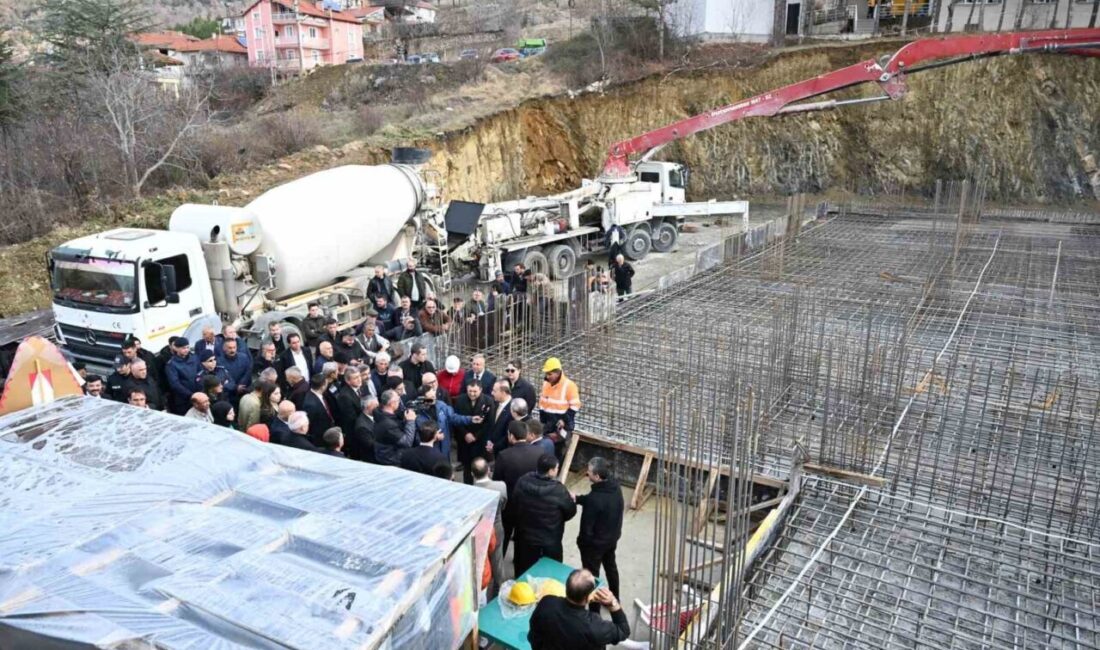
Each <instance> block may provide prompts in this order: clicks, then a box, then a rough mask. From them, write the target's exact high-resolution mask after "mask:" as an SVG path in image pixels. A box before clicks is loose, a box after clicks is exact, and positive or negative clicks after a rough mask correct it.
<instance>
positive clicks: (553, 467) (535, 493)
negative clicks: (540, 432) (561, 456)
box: [508, 454, 577, 576]
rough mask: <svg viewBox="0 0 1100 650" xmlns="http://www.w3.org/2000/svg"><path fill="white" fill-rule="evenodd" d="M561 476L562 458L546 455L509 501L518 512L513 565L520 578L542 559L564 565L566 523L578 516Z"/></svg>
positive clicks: (517, 484) (522, 481)
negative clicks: (559, 477) (559, 474)
mask: <svg viewBox="0 0 1100 650" xmlns="http://www.w3.org/2000/svg"><path fill="white" fill-rule="evenodd" d="M557 477H558V459H557V458H554V456H552V455H551V454H543V455H542V456H541V457H540V458H539V465H538V469H537V471H536V472H535V473H532V474H527V475H525V476H523V477H522V478H520V479H519V481H517V482H516V488H515V491H514V495H513V496H512V497H511V498H510V499H509V500H508V501H509V505H510V506H511V505H513V504H514V506H515V513H516V520H515V521H516V550H515V554H514V556H513V562H514V563H515V575H517V576H518V575H523V574H524V573H525V572H526V571H527V569H530V568H531V567H532V566H534V564H535V562H538V560H539V558H541V557H548V558H551V559H554V560H557V561H558V562H561V559H562V546H561V539H562V536H563V535H564V534H565V522H567V521H569V520H570V519H572V518H573V517H574V516H575V515H576V514H577V504H576V503H574V502H573V495H571V494H569V490H567V489H565V486H564V485H562V484H561V483H559V482H558V480H557Z"/></svg>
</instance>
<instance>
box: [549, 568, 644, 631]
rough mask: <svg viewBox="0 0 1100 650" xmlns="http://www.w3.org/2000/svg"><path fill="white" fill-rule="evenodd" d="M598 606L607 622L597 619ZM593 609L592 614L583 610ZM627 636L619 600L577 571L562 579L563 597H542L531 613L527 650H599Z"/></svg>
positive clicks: (583, 571) (585, 573)
mask: <svg viewBox="0 0 1100 650" xmlns="http://www.w3.org/2000/svg"><path fill="white" fill-rule="evenodd" d="M600 605H603V606H604V607H607V610H608V611H609V612H610V613H611V620H610V621H605V620H603V618H601V617H600V614H599V611H600ZM586 606H588V607H593V606H594V607H595V608H596V609H595V612H596V613H595V614H593V613H592V612H591V611H589V610H588V609H585V607H586ZM629 637H630V623H629V622H628V621H627V619H626V614H625V613H624V612H623V608H622V605H620V604H619V599H618V598H617V597H616V596H615V595H614V594H612V593H611V592H609V591H608V590H607V589H605V588H600V589H596V578H595V576H593V575H592V574H591V573H590V572H589V571H587V570H585V569H578V570H576V571H573V572H572V573H570V574H569V577H568V578H566V580H565V598H562V597H560V596H545V597H543V598H542V599H541V600H540V601H539V604H538V605H535V611H534V612H532V614H531V623H530V627H529V628H528V632H527V641H528V642H530V644H531V650H603V648H605V647H607V646H609V645H617V644H619V643H621V642H623V641H624V640H626V639H628V638H629Z"/></svg>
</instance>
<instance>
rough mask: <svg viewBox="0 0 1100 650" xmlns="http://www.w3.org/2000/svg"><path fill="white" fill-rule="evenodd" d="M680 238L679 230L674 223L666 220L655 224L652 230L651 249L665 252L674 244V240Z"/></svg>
mask: <svg viewBox="0 0 1100 650" xmlns="http://www.w3.org/2000/svg"><path fill="white" fill-rule="evenodd" d="M679 238H680V230H679V229H678V228H677V227H676V224H674V223H669V222H667V221H665V222H662V223H660V224H658V225H657V229H656V230H655V231H653V250H655V251H657V252H658V253H667V252H669V251H670V250H672V249H673V248H674V247H675V246H676V240H677V239H679Z"/></svg>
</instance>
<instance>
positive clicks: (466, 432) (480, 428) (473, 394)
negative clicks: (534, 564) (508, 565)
mask: <svg viewBox="0 0 1100 650" xmlns="http://www.w3.org/2000/svg"><path fill="white" fill-rule="evenodd" d="M455 412H456V413H458V414H459V415H469V416H471V417H474V416H481V418H483V419H482V420H481V422H479V423H477V424H467V425H462V426H457V427H455V429H454V442H455V445H456V447H457V449H458V460H459V462H461V463H462V480H463V482H464V483H466V484H467V485H470V484H471V483H473V482H474V477H473V474H471V473H470V463H472V462H474V459H475V458H485V456H486V451H485V443H486V442H487V441H488V438H487V434H488V429H489V420H490V419H491V418H492V417H493V400H491V399H490V398H489V396H488V395H484V394H482V392H481V384H478V383H472V384H470V385H468V386H466V392H465V394H463V395H460V396H459V397H458V399H457V400H455ZM517 575H518V574H517Z"/></svg>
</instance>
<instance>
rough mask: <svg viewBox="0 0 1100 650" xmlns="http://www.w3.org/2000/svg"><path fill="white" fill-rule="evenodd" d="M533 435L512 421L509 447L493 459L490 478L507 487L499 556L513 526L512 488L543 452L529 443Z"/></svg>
mask: <svg viewBox="0 0 1100 650" xmlns="http://www.w3.org/2000/svg"><path fill="white" fill-rule="evenodd" d="M535 435H536V434H535V432H533V431H529V430H528V427H527V425H526V424H525V423H524V422H520V421H519V420H512V422H511V424H509V425H508V442H509V446H508V448H507V449H505V450H504V451H502V452H500V454H499V455H498V456H497V463H496V467H495V468H494V469H493V478H495V479H496V480H498V481H501V482H503V483H504V485H505V486H506V487H507V488H508V505H507V506H506V507H505V508H504V516H503V517H502V521H503V524H504V539H503V540H501V545H500V547H501V554H502V555H504V554H506V553H507V552H508V540H510V539H511V538H512V532H513V531H514V530H515V527H516V512H515V510H513V509H512V494H513V493H514V491H515V488H516V482H517V481H519V478H520V477H521V476H523V475H524V474H527V473H530V472H534V471H535V470H536V469H538V465H539V457H540V456H542V455H543V454H544V453H545V451H544V450H543V449H541V448H539V447H538V446H536V445H532V444H531V443H530V440H532V439H533V438H534V437H535Z"/></svg>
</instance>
